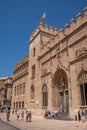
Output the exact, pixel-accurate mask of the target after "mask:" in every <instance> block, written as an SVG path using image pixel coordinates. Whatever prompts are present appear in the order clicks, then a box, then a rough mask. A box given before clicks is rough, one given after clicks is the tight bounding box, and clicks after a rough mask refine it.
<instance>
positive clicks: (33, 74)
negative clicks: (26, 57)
mask: <svg viewBox="0 0 87 130" xmlns="http://www.w3.org/2000/svg"><path fill="white" fill-rule="evenodd" d="M34 76H35V65H33V66H32V77H34Z"/></svg>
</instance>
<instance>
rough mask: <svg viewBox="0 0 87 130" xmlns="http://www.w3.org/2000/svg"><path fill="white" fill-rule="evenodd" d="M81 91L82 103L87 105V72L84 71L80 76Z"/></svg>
mask: <svg viewBox="0 0 87 130" xmlns="http://www.w3.org/2000/svg"><path fill="white" fill-rule="evenodd" d="M79 82H80V93H81V105H82V106H85V105H87V72H83V73H82V74H81V75H80V78H79Z"/></svg>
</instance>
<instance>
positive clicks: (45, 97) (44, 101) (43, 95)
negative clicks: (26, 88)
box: [42, 86, 48, 107]
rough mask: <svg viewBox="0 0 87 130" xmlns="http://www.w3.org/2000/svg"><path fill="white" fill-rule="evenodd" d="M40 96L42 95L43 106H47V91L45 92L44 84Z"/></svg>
mask: <svg viewBox="0 0 87 130" xmlns="http://www.w3.org/2000/svg"><path fill="white" fill-rule="evenodd" d="M42 97H43V106H44V107H47V106H48V92H47V87H46V86H44V87H43V89H42Z"/></svg>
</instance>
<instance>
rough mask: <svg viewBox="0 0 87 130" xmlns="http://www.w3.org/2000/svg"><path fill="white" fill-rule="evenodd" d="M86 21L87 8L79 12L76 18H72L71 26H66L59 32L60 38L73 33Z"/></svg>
mask: <svg viewBox="0 0 87 130" xmlns="http://www.w3.org/2000/svg"><path fill="white" fill-rule="evenodd" d="M85 21H87V7H85V8H84V10H83V12H79V13H78V14H77V15H76V17H75V18H72V19H71V20H70V23H69V24H66V25H65V26H64V28H62V29H60V30H59V36H62V35H64V34H66V33H68V32H69V31H73V29H75V28H77V27H79V26H80V25H81V24H83V23H84V22H85Z"/></svg>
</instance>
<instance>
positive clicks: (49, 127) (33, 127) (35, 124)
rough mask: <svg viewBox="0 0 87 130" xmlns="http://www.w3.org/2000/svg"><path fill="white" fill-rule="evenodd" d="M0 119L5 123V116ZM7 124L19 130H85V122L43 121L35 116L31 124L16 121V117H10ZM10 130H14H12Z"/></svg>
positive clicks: (86, 128)
mask: <svg viewBox="0 0 87 130" xmlns="http://www.w3.org/2000/svg"><path fill="white" fill-rule="evenodd" d="M0 117H1V119H2V120H3V121H4V122H7V121H6V116H5V114H1V115H0ZM8 123H9V124H12V125H13V126H15V127H17V128H20V129H21V130H87V122H86V123H82V122H80V123H79V122H78V121H62V120H54V119H44V118H43V117H35V116H33V117H32V122H26V121H25V119H24V120H21V119H19V121H17V119H16V115H11V117H10V122H8ZM0 130H7V129H0ZM9 130H10V129H9ZM11 130H14V128H12V129H11Z"/></svg>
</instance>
